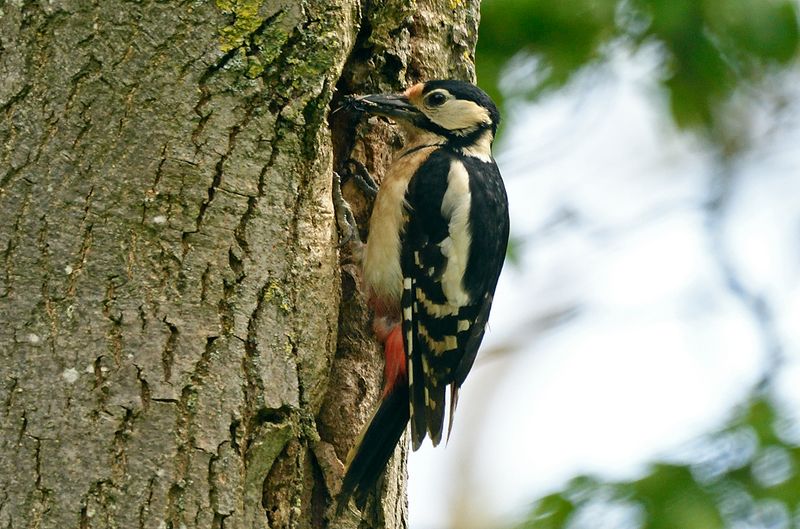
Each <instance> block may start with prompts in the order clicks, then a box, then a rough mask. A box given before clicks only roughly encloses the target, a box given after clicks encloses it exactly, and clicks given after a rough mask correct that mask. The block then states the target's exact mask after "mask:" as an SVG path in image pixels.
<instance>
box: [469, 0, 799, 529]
mask: <svg viewBox="0 0 800 529" xmlns="http://www.w3.org/2000/svg"><path fill="white" fill-rule="evenodd" d="M799 35H800V31H799V30H798V7H797V3H795V2H792V1H788V0H620V1H614V0H558V1H553V0H484V2H483V6H482V20H481V28H480V39H479V42H478V52H477V67H478V79H479V84H480V85H481V86H482V87H483V88H484V89H485V90H486V91H487V92H489V93H490V95H492V96H493V98H494V99H495V100H496V101H498V102H500V104H501V106H502V104H503V101H504V96H508V95H510V96H513V97H526V98H531V99H534V98H536V97H538V96H540V95H542V94H543V93H545V92H547V91H551V90H555V89H558V88H559V87H562V86H563V85H564V84H565V83H567V82H569V81H570V79H571V78H572V77H573V76H574V75H575V74H576V73H577V72H579V71H581V70H582V69H584V68H586V67H587V66H592V67H599V68H602V65H603V62H604V60H606V59H607V58H608V57H609V50H611V49H613V47H615V46H626V47H627V48H629V49H630V50H631V51H632V52H634V53H635V52H636V51H637V50H639V49H641V48H643V47H645V46H647V47H653V48H654V49H656V50H657V52H658V56H659V57H660V58H661V65H660V66H661V68H660V70H659V71H660V77H659V78H658V84H659V86H660V87H661V89H662V90H663V92H664V94H665V95H666V98H667V100H668V101H669V105H668V107H666V108H668V111H669V113H670V115H671V117H672V118H673V120H674V122H675V123H676V124H677V125H678V126H679V127H681V128H684V129H689V130H692V131H695V132H700V133H702V134H703V135H704V136H706V137H707V138H708V139H710V140H711V143H710V145H714V144H716V145H718V146H719V145H720V144H724V142H725V139H724V138H725V132H724V128H725V127H726V115H725V114H726V112H728V110H729V109H728V107H727V106H726V105H727V104H728V103H729V102H730V100H731V98H732V96H733V95H734V94H736V92H737V91H740V90H747V91H748V93H750V94H751V95H752V94H753V93H755V94H756V95H757V94H758V93H759V89H760V88H761V87H762V86H764V85H765V84H768V83H769V82H770V81H771V80H773V79H775V78H776V77H777V76H779V75H781V73H782V72H785V71H787V70H789V69H791V68H793V67H795V66H796V63H797V57H798V42H799ZM520 57H522V58H523V60H525V59H527V60H533V61H536V65H537V68H536V74H535V77H534V78H533V79H531V80H530V82H526V83H523V85H522V86H519V87H512V88H511V89H510V90H509V89H508V87H506V90H504V91H503V92H502V93H501V91H500V90H499V88H498V86H499V84H500V81H501V78H502V76H503V73H504V72H506V71H507V69H508V68H509V63H510V61H511V59H512V58H516V59H517V60H519V58H520ZM517 64H519V63H517ZM722 146H723V147H724V145H722ZM779 365H780V362H774V364H773V367H772V368H771V369H773V370H777V369H778V367H777V366H779ZM774 375H775V373H767V374H766V376H765V380H766V383H765V384H763V385H761V386H760V387H759V389H757V390H754V394H753V395H752V397H751V398H750V400H749V402H748V403H747V404H746V405H744V406H741V408H740V411H739V412H738V413H737V414H736V415H735V416H734V417H733V418H732V419H730V420H729V421H728V423H727V424H726V425H725V426H723V427H721V428H720V429H719V430H718V431H717V432H714V433H711V434H709V435H708V436H707V438H705V439H701V440H698V442H697V446H696V447H695V450H694V451H691V450H690V451H689V452H690V453H688V454H684V457H682V458H680V459H677V458H676V460H674V461H670V462H662V463H658V464H655V465H653V466H652V467H651V468H650V469H649V471H647V472H646V474H645V475H644V476H643V477H641V478H640V479H637V480H635V481H630V482H602V481H599V480H597V479H594V478H590V477H580V478H577V479H575V480H573V481H572V482H571V483H570V484H569V485H568V486H566V487H565V488H564V490H562V491H560V492H558V493H556V494H552V495H550V496H547V497H545V498H542V499H539V500H537V501H535V502H534V504H533V506H532V508H531V511H530V516H529V517H528V520H527V521H526V522H525V523H524V524H523V525H522V526H521V527H522V528H524V529H560V528H569V529H582V528H587V529H611V528H618V529H622V528H625V529H634V528H640V527H646V528H652V529H668V528H669V529H716V528H730V529H790V528H792V527H795V528H800V473H798V468H800V446H799V444H800V436H798V435H797V431H798V422H797V421H796V418H797V415H796V414H794V413H787V410H782V409H779V407H778V406H776V404H775V402H774V399H773V398H772V397H771V391H770V384H769V380H770V379H771V378H772V377H773V376H774ZM587 442H590V441H588V440H587Z"/></svg>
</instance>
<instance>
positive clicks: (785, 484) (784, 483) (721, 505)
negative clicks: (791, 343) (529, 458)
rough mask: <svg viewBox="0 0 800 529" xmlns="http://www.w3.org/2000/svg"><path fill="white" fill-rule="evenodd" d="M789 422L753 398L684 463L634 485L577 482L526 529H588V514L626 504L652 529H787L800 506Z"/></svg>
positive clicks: (659, 468)
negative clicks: (783, 431) (787, 436)
mask: <svg viewBox="0 0 800 529" xmlns="http://www.w3.org/2000/svg"><path fill="white" fill-rule="evenodd" d="M786 420H787V418H786V417H783V416H781V415H780V414H779V413H778V412H777V410H776V409H775V408H774V407H773V405H772V404H771V403H770V401H769V400H768V399H767V398H764V397H759V398H754V399H753V401H752V402H751V403H750V404H749V405H748V406H746V407H745V408H744V409H743V410H742V411H741V413H739V414H738V415H737V416H736V417H734V418H733V419H732V420H731V421H730V422H729V423H728V424H727V425H726V426H724V427H723V428H721V429H720V430H719V431H717V432H715V433H713V434H710V435H709V436H707V437H706V438H705V439H704V440H702V441H701V442H700V443H699V445H698V446H699V449H698V450H696V451H694V452H696V453H693V454H690V455H689V456H688V457H687V458H686V461H685V462H682V463H658V464H656V465H654V466H653V467H652V468H651V469H650V470H649V471H648V472H647V474H646V475H645V476H644V477H642V478H640V479H638V480H634V481H630V482H611V483H604V482H602V481H599V480H597V479H594V478H590V477H581V478H577V479H575V480H573V481H571V482H570V483H569V485H568V486H567V487H566V488H565V489H564V490H563V491H561V492H559V493H557V494H552V495H550V496H547V497H545V498H542V499H541V500H539V501H538V502H536V503H535V504H534V506H533V508H532V509H531V514H530V515H529V517H528V519H527V520H526V521H525V522H524V523H523V524H522V525H521V526H520V529H560V528H569V529H582V528H583V527H587V529H588V528H589V527H592V525H591V524H590V525H587V524H586V523H585V521H586V518H587V516H586V513H587V512H590V513H591V514H592V516H591V517H590V518H592V519H595V518H598V514H597V513H598V512H601V511H602V507H603V506H604V505H605V506H606V508H607V509H615V508H618V507H619V504H620V502H624V503H625V504H627V505H638V506H641V511H640V512H641V513H643V517H642V520H641V522H640V527H643V528H647V529H723V528H724V529H738V528H764V529H769V528H775V529H779V528H786V529H788V528H789V527H790V525H789V524H790V523H791V522H787V523H786V524H783V521H784V519H786V520H788V519H789V517H790V513H791V510H792V509H794V508H795V507H796V506H798V505H800V474H798V470H800V466H798V465H800V448H798V446H797V445H796V444H793V443H792V442H787V441H786V440H782V436H781V435H780V425H782V424H783V425H785V421H786ZM590 509H591V511H589V510H590ZM637 512H639V511H637ZM602 527H603V528H604V529H613V528H615V527H619V528H620V529H622V528H623V527H624V528H630V527H631V525H630V523H627V524H617V525H615V524H613V523H612V524H608V523H606V524H604V525H602Z"/></svg>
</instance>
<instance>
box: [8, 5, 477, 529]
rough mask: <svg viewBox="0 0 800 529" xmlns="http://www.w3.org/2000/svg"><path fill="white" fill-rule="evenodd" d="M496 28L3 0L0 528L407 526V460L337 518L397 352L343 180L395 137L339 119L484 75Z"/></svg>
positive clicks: (443, 20) (403, 15) (244, 10)
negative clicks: (358, 243) (384, 330)
mask: <svg viewBox="0 0 800 529" xmlns="http://www.w3.org/2000/svg"><path fill="white" fill-rule="evenodd" d="M476 29H477V0H466V1H456V2H451V1H444V2H431V1H425V0H423V1H418V2H416V3H414V4H412V2H411V1H410V0H402V1H401V0H393V1H388V2H383V3H381V7H376V6H372V5H371V4H370V5H360V4H359V3H358V2H356V1H355V0H349V1H348V0H329V1H325V0H313V1H309V2H296V1H294V0H284V1H280V0H271V1H269V0H267V1H264V2H255V1H253V2H250V1H247V0H217V1H216V2H215V3H212V2H200V1H191V2H181V3H157V2H152V1H141V2H134V1H124V0H104V1H103V2H95V3H90V2H84V1H78V0H50V1H48V2H44V1H42V2H32V1H31V2H22V1H9V2H1V1H0V116H1V118H0V141H2V146H3V149H2V152H0V219H2V222H1V223H0V252H2V253H1V254H0V259H1V260H2V264H0V322H2V326H0V368H1V370H2V371H1V376H0V384H2V385H1V386H0V427H1V428H2V440H1V441H0V442H2V446H0V454H2V455H1V456H0V526H2V527H8V528H27V527H37V528H57V529H64V528H73V527H74V528H80V529H86V528H113V527H119V528H124V529H128V528H135V527H140V528H153V529H157V528H174V529H178V528H183V527H186V528H195V527H197V528H200V527H202V528H223V527H224V528H226V529H231V528H252V527H272V528H283V527H327V526H341V527H347V526H353V527H355V526H358V525H361V526H362V527H404V526H405V525H406V522H405V512H406V509H405V499H404V484H405V478H404V457H400V458H396V461H395V462H394V463H393V465H392V466H393V469H394V473H393V474H392V477H391V479H389V480H386V481H387V483H385V487H384V488H383V491H382V493H381V498H380V501H378V502H376V504H375V505H374V506H373V508H372V509H370V510H369V511H368V512H366V513H364V515H363V518H364V519H363V520H360V517H359V516H357V515H356V514H354V513H347V515H346V517H345V519H344V520H336V521H330V520H329V516H330V515H331V512H332V511H331V510H330V508H329V503H330V499H331V497H332V496H333V495H334V494H335V493H336V492H337V489H338V486H339V483H338V480H340V479H341V472H342V465H341V462H340V461H341V460H344V458H345V456H346V454H347V450H348V449H349V447H350V446H351V445H352V443H353V440H354V437H355V435H356V434H357V432H358V430H359V429H360V428H361V426H362V424H363V422H364V421H365V420H366V418H367V417H368V416H369V414H370V412H371V409H372V406H373V404H374V399H375V398H376V396H377V393H378V386H379V383H380V365H381V360H380V357H379V353H378V352H377V349H376V347H375V345H374V344H373V340H372V338H371V336H370V331H369V325H368V314H367V311H366V309H365V307H364V306H363V300H362V299H361V298H360V296H359V291H358V288H357V285H358V274H357V269H356V268H355V267H354V265H352V264H346V265H345V266H344V267H340V262H339V259H340V258H339V254H338V247H337V235H336V228H335V223H334V221H333V215H332V205H331V175H332V171H333V168H334V167H339V166H340V165H341V163H342V162H343V160H344V159H346V158H347V157H349V156H350V150H351V149H352V148H353V147H355V152H356V153H357V155H360V156H361V157H362V159H364V160H366V161H368V162H369V165H370V167H371V168H373V169H376V172H377V173H378V174H380V167H381V166H382V164H383V163H384V162H385V160H386V159H387V158H388V156H389V154H390V153H389V147H387V146H386V145H385V144H383V143H380V142H383V141H385V140H386V139H387V138H391V137H393V135H392V134H391V132H390V129H389V128H388V127H387V126H385V125H378V126H375V127H370V126H369V125H360V126H359V127H358V128H356V126H355V122H354V120H353V119H348V118H336V120H334V122H332V123H331V124H330V126H329V123H328V120H327V116H328V110H329V104H330V103H331V101H332V99H333V100H334V101H335V97H334V96H336V97H338V96H339V95H341V94H342V93H350V92H365V91H372V90H388V89H398V88H400V87H401V86H403V85H405V84H407V83H408V82H411V81H416V80H419V79H421V78H431V77H459V78H470V77H472V75H473V70H472V65H471V60H472V53H473V47H474V43H475V37H476ZM337 86H338V88H339V93H338V94H337V93H336V90H335V87H337ZM334 104H335V103H334ZM338 115H339V113H337V114H334V117H336V116H338ZM356 135H358V136H360V138H361V139H359V140H358V141H354V137H355V136H356ZM332 138H333V140H332ZM351 198H354V197H353V196H352V195H351ZM354 200H355V198H354ZM360 208H361V209H360V210H359V211H358V213H359V214H360V217H361V218H362V219H363V218H364V213H365V209H364V206H363V205H361V206H360ZM341 278H344V282H343V283H342V280H341ZM342 284H343V286H344V289H343V290H341V291H343V293H344V294H343V299H344V300H345V302H344V303H342V304H341V306H340V286H342ZM340 309H341V310H340ZM339 324H341V330H340V331H339ZM337 334H338V344H339V347H338V352H337Z"/></svg>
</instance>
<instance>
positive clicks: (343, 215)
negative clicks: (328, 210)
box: [333, 172, 361, 248]
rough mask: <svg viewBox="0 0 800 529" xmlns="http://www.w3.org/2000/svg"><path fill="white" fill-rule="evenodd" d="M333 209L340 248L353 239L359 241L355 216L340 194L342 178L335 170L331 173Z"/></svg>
mask: <svg viewBox="0 0 800 529" xmlns="http://www.w3.org/2000/svg"><path fill="white" fill-rule="evenodd" d="M333 209H334V212H335V214H336V224H337V225H338V226H339V230H341V232H342V239H341V241H340V242H339V247H340V248H341V247H343V246H345V245H346V244H347V243H349V242H351V241H353V240H355V241H356V242H358V243H360V242H361V238H360V237H359V235H358V225H357V224H356V218H355V216H354V215H353V210H352V209H351V208H350V204H348V203H347V200H345V199H344V195H342V178H341V177H340V176H339V174H338V173H336V172H334V173H333Z"/></svg>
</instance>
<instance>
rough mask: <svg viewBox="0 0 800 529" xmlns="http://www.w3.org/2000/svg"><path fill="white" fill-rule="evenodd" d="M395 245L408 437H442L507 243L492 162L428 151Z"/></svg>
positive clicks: (505, 214) (415, 441)
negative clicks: (398, 253) (398, 257)
mask: <svg viewBox="0 0 800 529" xmlns="http://www.w3.org/2000/svg"><path fill="white" fill-rule="evenodd" d="M406 200H407V204H408V208H407V214H408V222H407V225H406V230H405V232H404V235H403V243H402V248H403V252H402V257H401V259H402V272H403V297H402V306H403V314H402V316H403V335H404V341H405V345H406V354H407V356H408V383H409V396H410V398H409V403H410V409H409V412H410V420H411V438H412V443H413V446H414V449H415V450H416V449H417V448H418V447H419V446H420V444H421V443H422V440H423V439H424V438H425V435H426V433H427V434H429V435H430V437H431V440H432V442H433V444H434V445H437V444H438V443H439V442H440V441H441V438H442V431H443V425H444V416H445V409H444V407H445V390H446V387H447V386H448V385H450V386H451V402H450V415H451V416H450V420H451V425H452V413H453V411H454V410H455V404H456V401H457V397H458V388H459V387H460V386H461V384H462V383H463V382H464V379H465V378H466V375H467V373H468V372H469V370H470V368H471V367H472V364H473V362H474V361H475V356H476V354H477V352H478V347H479V346H480V343H481V340H482V339H483V334H484V331H485V326H486V321H487V320H488V316H489V310H490V308H491V303H492V295H493V293H494V289H495V287H496V285H497V278H498V276H499V274H500V270H501V268H502V266H503V260H504V257H505V251H506V246H507V243H508V209H507V201H506V194H505V189H504V187H503V183H502V179H501V178H500V173H499V172H498V170H497V166H496V165H495V164H494V161H492V160H489V161H485V160H481V159H479V158H476V157H469V156H463V155H459V154H457V153H455V152H453V151H450V150H447V149H445V148H441V149H438V150H436V151H434V152H433V153H432V154H431V155H430V156H429V157H428V159H427V160H426V161H425V163H423V164H422V165H421V166H420V168H419V169H418V170H417V172H416V173H415V175H414V176H413V177H412V179H411V181H410V182H409V185H408V191H407V193H406Z"/></svg>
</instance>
